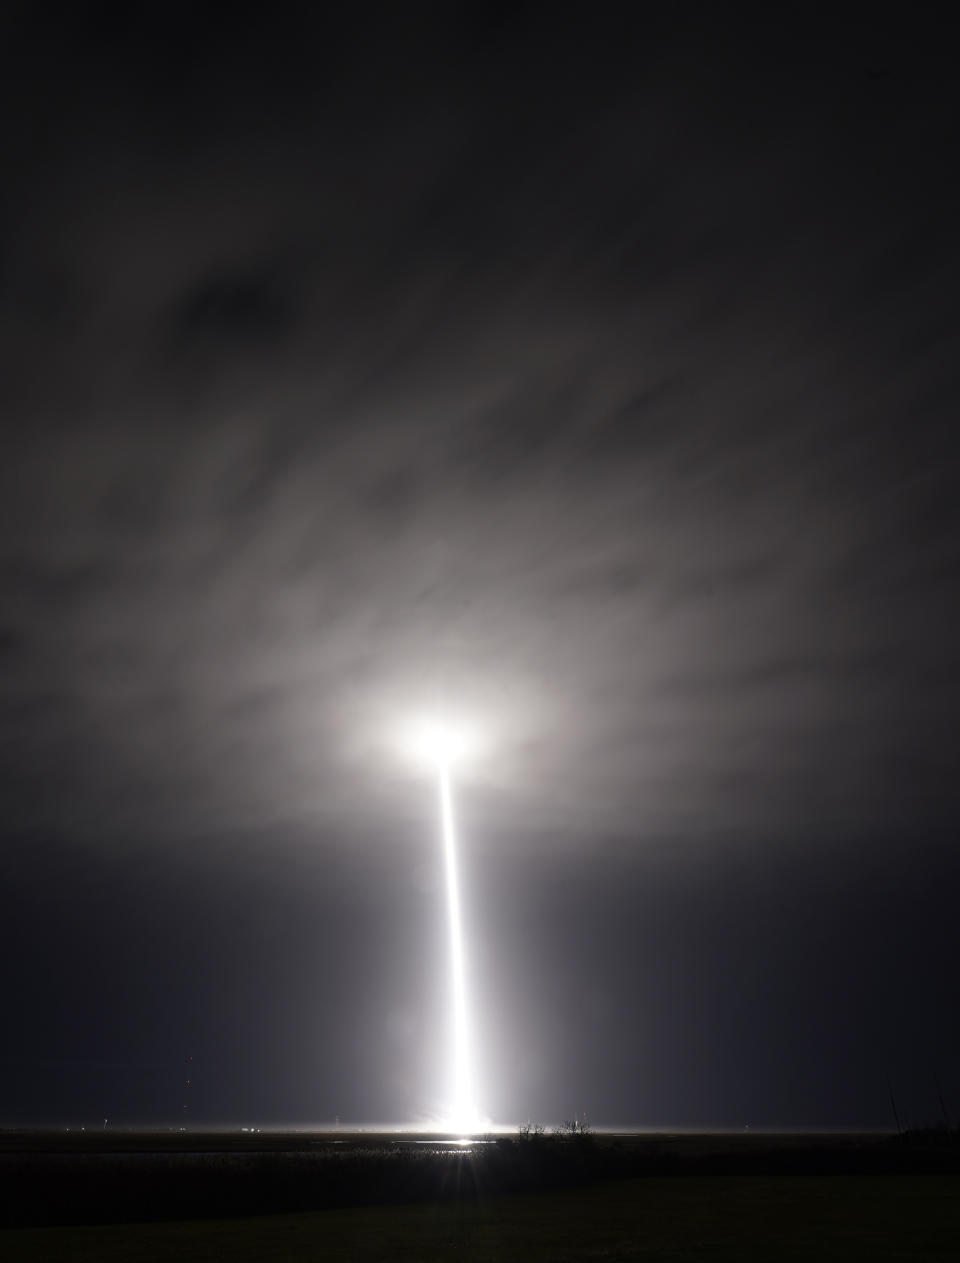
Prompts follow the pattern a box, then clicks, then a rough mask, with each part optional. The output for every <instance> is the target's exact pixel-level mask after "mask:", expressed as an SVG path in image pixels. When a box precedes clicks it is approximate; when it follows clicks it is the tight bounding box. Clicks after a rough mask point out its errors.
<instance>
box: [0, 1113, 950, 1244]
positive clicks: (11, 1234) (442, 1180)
mask: <svg viewBox="0 0 960 1263" xmlns="http://www.w3.org/2000/svg"><path fill="white" fill-rule="evenodd" d="M424 1142H427V1143H424ZM958 1150H960V1145H958V1144H957V1143H956V1137H954V1138H951V1137H949V1136H947V1135H946V1134H942V1133H941V1134H935V1133H934V1134H930V1135H921V1136H906V1137H884V1136H873V1137H858V1136H803V1137H797V1136H699V1137H698V1136H682V1137H669V1136H620V1137H613V1136H587V1137H567V1138H562V1139H561V1138H554V1137H546V1138H542V1139H537V1138H531V1139H528V1140H520V1139H514V1138H509V1137H504V1138H500V1139H497V1140H494V1141H492V1142H490V1143H487V1144H477V1145H475V1146H474V1147H473V1148H471V1149H467V1150H461V1149H458V1148H456V1147H453V1146H451V1145H450V1144H449V1142H446V1141H443V1140H441V1139H439V1138H435V1137H433V1138H432V1137H429V1136H417V1137H413V1136H404V1137H396V1136H389V1135H382V1136H371V1135H363V1136H356V1135H354V1136H350V1137H343V1136H331V1135H326V1136H324V1135H305V1134H291V1135H286V1136H283V1135H277V1134H273V1135H269V1136H266V1135H265V1136H256V1137H250V1136H237V1135H236V1134H227V1133H224V1134H220V1135H215V1134H207V1135H191V1134H180V1135H177V1134H173V1135H163V1134H157V1135H153V1136H151V1135H136V1136H134V1135H128V1136H118V1135H114V1136H99V1137H91V1136H89V1134H88V1135H87V1136H82V1137H77V1136H72V1135H71V1136H65V1135H59V1136H57V1135H53V1134H46V1135H42V1134H35V1135H33V1136H27V1135H20V1136H14V1135H9V1134H8V1135H6V1136H3V1135H2V1134H0V1190H2V1193H0V1198H2V1200H0V1209H2V1214H3V1220H2V1222H3V1223H4V1225H5V1227H4V1229H3V1231H2V1232H0V1258H3V1259H4V1260H7V1259H9V1260H21V1259H24V1260H51V1263H53V1261H55V1260H68V1259H69V1260H78V1261H82V1260H88V1259H89V1260H93V1259H97V1260H101V1259H102V1260H112V1259H121V1258H123V1259H143V1260H152V1259H169V1258H177V1259H179V1260H207V1259H222V1258H229V1259H230V1260H231V1263H234V1261H241V1260H245V1259H271V1260H291V1261H293V1260H307V1259H309V1260H320V1259H358V1260H367V1259H401V1260H402V1259H410V1260H412V1259H430V1260H445V1259H463V1260H495V1259H497V1260H500V1259H502V1260H510V1259H523V1260H524V1261H525V1263H533V1261H534V1260H538V1259H551V1260H563V1259H570V1260H572V1259H587V1258H590V1259H664V1260H667V1259H671V1260H672V1259H743V1260H749V1259H815V1258H820V1259H860V1258H863V1259H867V1258H869V1259H918V1260H919V1259H943V1260H946V1259H954V1258H957V1257H960V1152H958Z"/></svg>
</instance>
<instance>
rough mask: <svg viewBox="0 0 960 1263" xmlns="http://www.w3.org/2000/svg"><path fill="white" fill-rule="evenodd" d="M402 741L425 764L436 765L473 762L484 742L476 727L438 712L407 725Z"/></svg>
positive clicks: (410, 752)
mask: <svg viewBox="0 0 960 1263" xmlns="http://www.w3.org/2000/svg"><path fill="white" fill-rule="evenodd" d="M398 742H399V744H400V745H401V746H402V747H403V748H404V749H405V750H406V752H407V754H408V755H409V756H411V757H412V758H413V759H414V760H415V761H416V763H418V764H419V765H420V766H421V767H422V766H424V765H426V766H428V767H430V768H434V769H439V768H450V767H451V766H453V765H454V764H456V765H457V766H458V767H462V766H464V764H469V763H471V762H473V761H474V759H475V758H476V756H477V753H478V751H479V750H480V748H481V746H482V745H483V742H482V741H481V740H480V736H479V733H478V732H477V730H476V729H474V728H471V727H470V726H468V725H466V724H464V723H461V722H457V721H455V720H452V719H448V718H442V717H437V716H425V717H422V718H420V719H419V720H417V721H416V722H414V723H411V724H409V725H407V727H406V728H405V729H404V730H403V731H402V732H401V733H400V734H399V736H398Z"/></svg>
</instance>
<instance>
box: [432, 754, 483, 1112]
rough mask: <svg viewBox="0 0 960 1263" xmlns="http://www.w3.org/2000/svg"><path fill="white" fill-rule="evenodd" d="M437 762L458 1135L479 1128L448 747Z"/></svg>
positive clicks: (454, 1110)
mask: <svg viewBox="0 0 960 1263" xmlns="http://www.w3.org/2000/svg"><path fill="white" fill-rule="evenodd" d="M441 749H442V755H443V757H440V758H438V759H437V777H438V780H439V788H440V827H441V831H442V833H443V854H444V861H445V867H446V874H447V919H448V922H449V930H450V972H451V981H452V989H453V1030H452V1036H453V1116H452V1117H451V1119H450V1125H451V1127H452V1129H453V1130H455V1131H467V1130H469V1129H471V1128H476V1126H477V1118H478V1115H477V1111H476V1106H475V1104H474V1100H473V1082H472V1072H471V1065H470V1022H469V1016H468V1012H467V984H466V969H465V965H464V951H463V923H462V920H461V916H460V884H459V878H458V873H457V835H456V825H455V822H454V817H453V790H452V787H451V783H450V764H449V757H448V755H449V750H448V747H446V746H443V747H441Z"/></svg>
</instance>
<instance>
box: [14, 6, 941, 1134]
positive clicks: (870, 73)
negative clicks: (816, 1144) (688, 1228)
mask: <svg viewBox="0 0 960 1263" xmlns="http://www.w3.org/2000/svg"><path fill="white" fill-rule="evenodd" d="M315 9H316V11H315V12H313V13H312V15H310V11H309V10H308V7H307V6H297V7H292V8H290V9H285V8H284V7H283V6H282V5H280V6H278V5H263V6H260V7H259V10H258V11H257V12H256V13H255V14H254V15H252V16H251V15H247V14H246V13H245V11H244V10H243V9H242V7H241V8H238V9H235V10H234V11H233V12H232V13H231V15H230V16H229V17H225V18H223V19H221V20H215V19H214V18H213V16H212V14H213V10H212V8H211V9H210V10H209V11H208V12H207V14H206V16H204V14H203V12H202V11H201V12H200V13H199V14H198V7H197V6H196V5H189V6H185V5H176V4H174V5H168V4H163V5H159V4H142V5H120V4H84V5H74V6H64V7H60V8H51V7H49V6H44V5H36V4H21V5H16V4H14V5H7V6H5V8H4V18H3V21H2V29H0V118H2V123H0V185H2V194H0V416H2V419H3V430H4V437H3V444H2V448H0V523H2V530H0V807H2V812H0V830H2V832H0V908H2V916H0V943H2V948H3V950H2V953H0V970H2V973H0V995H2V1008H3V1017H2V1021H0V1083H2V1087H0V1125H2V1124H7V1125H9V1124H13V1123H24V1122H30V1121H34V1122H44V1123H56V1124H64V1125H73V1124H76V1125H80V1124H87V1125H89V1124H91V1123H94V1122H96V1123H99V1122H100V1121H101V1120H102V1119H103V1118H104V1117H109V1118H110V1119H111V1120H112V1121H114V1122H116V1123H117V1124H120V1123H134V1122H151V1123H158V1124H167V1123H168V1122H173V1123H179V1122H181V1121H182V1118H183V1111H182V1107H183V1104H184V1088H183V1080H184V1078H185V1077H187V1075H186V1073H185V1067H186V1066H187V1065H188V1063H187V1061H186V1058H187V1057H192V1058H193V1060H192V1062H191V1063H189V1065H190V1071H189V1077H190V1078H191V1080H192V1082H191V1086H190V1089H189V1102H188V1104H189V1110H188V1118H189V1121H190V1122H191V1123H193V1124H199V1123H203V1122H216V1121H222V1120H230V1121H233V1122H236V1123H238V1124H241V1123H242V1124H246V1123H248V1122H250V1123H257V1124H267V1123H277V1124H280V1123H290V1122H294V1123H297V1124H301V1125H309V1124H313V1123H323V1122H326V1121H330V1120H333V1119H334V1117H336V1116H339V1117H340V1118H341V1119H343V1120H350V1121H354V1122H357V1123H363V1122H368V1121H371V1122H372V1121H375V1120H384V1121H397V1122H400V1121H410V1122H416V1121H418V1120H423V1119H426V1118H429V1117H433V1116H435V1115H436V1112H437V1111H438V1109H440V1108H441V1105H442V1098H443V1095H444V1090H445V1087H446V1082H447V1071H448V1056H447V1048H448V1029H449V1022H448V1007H449V1006H448V991H449V987H448V972H447V954H446V953H447V939H446V922H445V906H444V902H443V879H442V854H441V850H440V843H439V837H438V826H437V819H436V803H435V797H434V788H433V786H432V784H431V780H430V777H429V775H423V774H419V773H417V772H416V771H415V770H414V769H412V768H411V766H409V764H408V763H406V762H405V761H404V760H403V759H402V758H401V757H399V755H398V752H397V750H396V749H395V748H394V747H393V744H392V738H391V734H392V733H393V732H394V731H395V729H396V727H397V725H398V724H402V723H403V722H404V720H405V717H408V716H410V715H412V714H415V713H420V712H422V711H424V710H427V711H429V710H438V709H439V710H447V711H452V712H454V713H456V714H462V715H464V716H467V717H469V718H470V720H471V722H474V723H475V724H476V725H477V726H478V727H479V728H482V729H483V731H484V733H485V734H486V737H487V749H486V753H485V756H484V757H483V758H482V759H481V758H478V759H477V761H476V766H475V767H472V768H469V769H468V768H464V770H463V774H462V775H460V776H458V780H457V786H456V790H457V809H458V815H459V820H460V832H461V848H462V849H461V857H460V861H461V866H462V870H463V871H462V875H463V887H464V912H465V918H466V926H467V933H468V966H469V976H470V983H471V995H472V1008H473V1016H474V1021H473V1025H474V1030H475V1033H476V1036H477V1046H476V1050H475V1060H476V1066H477V1075H478V1080H479V1093H478V1095H479V1098H480V1105H481V1106H482V1108H483V1110H484V1111H485V1112H486V1113H487V1114H488V1115H489V1116H490V1117H492V1118H493V1119H494V1120H497V1121H501V1122H504V1123H510V1122H516V1121H518V1120H526V1119H528V1118H529V1119H532V1120H534V1121H536V1120H540V1121H542V1122H545V1123H548V1124H549V1123H552V1122H554V1121H559V1120H562V1119H564V1118H570V1117H571V1116H572V1115H573V1114H574V1113H577V1114H582V1113H583V1112H586V1114H587V1117H588V1119H589V1120H590V1121H591V1122H592V1123H594V1124H596V1125H601V1126H602V1125H635V1126H645V1125H650V1126H656V1125H661V1126H662V1125H681V1124H682V1125H687V1126H699V1125H727V1126H731V1127H736V1128H739V1127H742V1126H744V1125H745V1124H747V1123H749V1124H751V1125H752V1126H758V1125H762V1124H766V1125H771V1126H772V1125H782V1126H787V1125H808V1126H817V1125H826V1126H832V1125H853V1126H855V1125H862V1126H867V1125H879V1126H893V1122H894V1120H893V1115H892V1111H891V1107H890V1097H889V1091H888V1083H889V1085H890V1086H891V1087H892V1088H893V1093H894V1096H895V1098H896V1101H897V1106H898V1109H899V1110H900V1114H901V1122H904V1121H906V1122H910V1123H913V1124H920V1123H924V1122H929V1123H937V1122H938V1121H940V1120H941V1118H942V1112H941V1105H940V1101H939V1098H938V1090H939V1093H940V1094H942V1097H943V1099H944V1101H945V1103H946V1107H947V1109H948V1111H950V1112H951V1115H952V1117H953V1118H956V1116H957V1114H958V1113H960V1010H958V998H960V997H958V986H957V969H958V965H960V920H958V914H960V853H958V850H957V825H958V822H960V766H958V764H960V759H958V749H960V743H958V737H957V713H958V703H960V673H958V666H960V636H958V628H960V493H958V473H960V469H958V464H960V461H958V450H960V444H958V437H957V434H956V429H957V424H958V417H960V408H958V402H960V390H958V365H960V315H958V311H960V306H958V300H957V295H958V289H960V248H958V244H957V224H958V223H960V194H958V181H957V179H956V174H955V167H956V139H957V131H956V126H955V117H956V106H957V100H956V97H957V86H956V79H957V74H958V64H960V63H958V54H957V50H956V48H955V46H952V45H951V44H950V42H949V41H948V40H947V39H946V38H945V32H944V31H943V30H938V29H935V28H933V27H931V28H929V29H924V28H922V26H921V25H920V23H919V21H916V20H915V21H914V25H913V27H912V28H911V29H909V30H905V29H903V27H902V25H901V24H902V22H903V20H904V19H903V18H902V16H901V17H900V18H898V20H897V22H896V23H894V22H893V21H892V19H891V20H890V25H888V26H886V27H885V26H883V25H882V22H879V21H878V19H877V17H876V15H874V16H873V17H872V18H871V20H870V21H869V22H861V23H858V24H851V25H850V26H849V27H844V26H843V25H842V24H838V23H833V24H821V25H816V26H815V25H813V24H812V23H810V24H807V25H804V24H802V23H800V22H796V21H794V20H793V19H789V18H787V17H785V16H783V14H779V16H778V18H777V19H776V20H775V19H773V18H770V19H768V20H767V24H766V25H765V26H763V27H757V26H756V25H754V24H753V23H752V22H751V23H747V22H736V21H733V20H732V19H731V15H730V13H729V12H726V11H725V9H726V7H725V6H717V12H716V13H715V14H714V15H713V17H710V18H707V19H705V18H704V15H703V14H702V13H694V11H692V10H688V11H683V10H681V9H674V8H673V7H672V6H671V10H670V11H671V15H672V16H671V19H670V20H669V21H667V20H666V19H656V18H654V17H652V16H651V15H650V14H646V13H645V14H644V15H643V18H642V20H638V21H637V22H636V23H635V24H634V25H632V26H627V25H622V24H621V23H620V22H619V20H618V21H612V20H611V21H610V22H609V23H606V24H604V23H602V22H601V21H599V20H598V18H597V15H596V12H595V10H593V9H592V8H590V9H588V10H587V11H586V12H587V13H591V14H593V17H592V18H591V19H589V20H588V19H587V17H586V16H584V15H583V14H582V15H581V17H580V19H579V20H578V21H577V22H576V23H572V24H571V25H569V26H565V27H561V26H559V25H558V23H557V17H556V14H555V13H554V12H552V11H543V10H533V9H525V8H523V7H514V6H497V5H486V6H476V7H475V8H466V7H457V6H441V7H440V8H438V9H436V10H434V11H432V13H430V14H429V15H428V16H422V15H420V16H414V13H413V10H412V8H408V7H407V6H394V8H393V10H392V15H391V11H385V10H381V9H376V8H367V7H364V6H362V5H353V6H349V14H350V17H349V18H348V17H343V18H334V17H331V16H329V15H327V14H326V13H325V6H315ZM201 10H202V6H201Z"/></svg>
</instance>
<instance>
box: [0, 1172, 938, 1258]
mask: <svg viewBox="0 0 960 1263" xmlns="http://www.w3.org/2000/svg"><path fill="white" fill-rule="evenodd" d="M958 1253H960V1177H957V1176H955V1175H943V1176H929V1175H926V1176H911V1175H886V1176H869V1177H863V1176H826V1177H824V1176H783V1177H775V1178H773V1177H763V1176H734V1177H728V1178H725V1177H718V1176H712V1177H710V1176H707V1177H700V1176H691V1177H684V1178H681V1179H676V1178H662V1177H661V1178H658V1177H651V1178H641V1179H632V1180H625V1181H618V1182H616V1183H613V1184H606V1185H603V1186H600V1187H592V1188H585V1189H575V1190H566V1191H564V1192H562V1193H557V1192H553V1193H537V1194H534V1195H522V1196H505V1197H496V1198H492V1199H490V1200H489V1201H487V1202H483V1201H481V1203H480V1204H479V1205H476V1204H474V1205H469V1204H457V1203H450V1202H446V1203H443V1204H435V1203H422V1204H418V1205H403V1206H373V1207H364V1208H341V1209H332V1210H326V1211H321V1212H318V1213H312V1214H298V1215H272V1216H266V1217H261V1218H254V1219H229V1220H204V1221H191V1222H171V1223H155V1224H116V1225H110V1226H91V1227H82V1228H29V1229H10V1230H7V1231H5V1232H2V1233H0V1257H2V1258H3V1259H4V1260H5V1263H19V1261H20V1260H25V1261H26V1260H29V1261H30V1263H41V1261H42V1263H68V1261H69V1263H113V1261H114V1260H117V1261H119V1260H124V1261H127V1260H138V1263H154V1261H157V1263H159V1260H165V1261H166V1260H169V1259H176V1260H177V1263H199V1261H200V1260H214V1259H216V1260H229V1263H244V1261H245V1260H255V1259H256V1260H271V1263H306V1261H307V1260H310V1261H312V1263H319V1261H322V1260H328V1259H329V1260H334V1259H336V1260H340V1259H343V1260H356V1261H357V1263H367V1261H368V1260H392V1261H401V1263H402V1261H404V1260H410V1261H412V1260H421V1259H422V1260H430V1261H432V1263H443V1261H445V1260H453V1259H456V1260H463V1261H464V1263H481V1261H483V1263H486V1261H488V1260H489V1261H490V1263H493V1261H494V1260H522V1261H523V1263H536V1260H541V1259H542V1260H551V1261H552V1263H562V1261H563V1260H574V1259H591V1260H616V1259H647V1260H694V1259H698V1260H700V1259H710V1260H714V1259H716V1260H731V1261H732V1260H738V1261H744V1260H747V1261H749V1260H753V1259H757V1260H759V1259H763V1260H773V1259H783V1260H796V1259H817V1260H830V1259H837V1260H840V1259H843V1260H857V1259H870V1260H886V1259H889V1260H893V1259H899V1260H926V1259H938V1260H947V1259H955V1258H957V1257H958Z"/></svg>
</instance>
